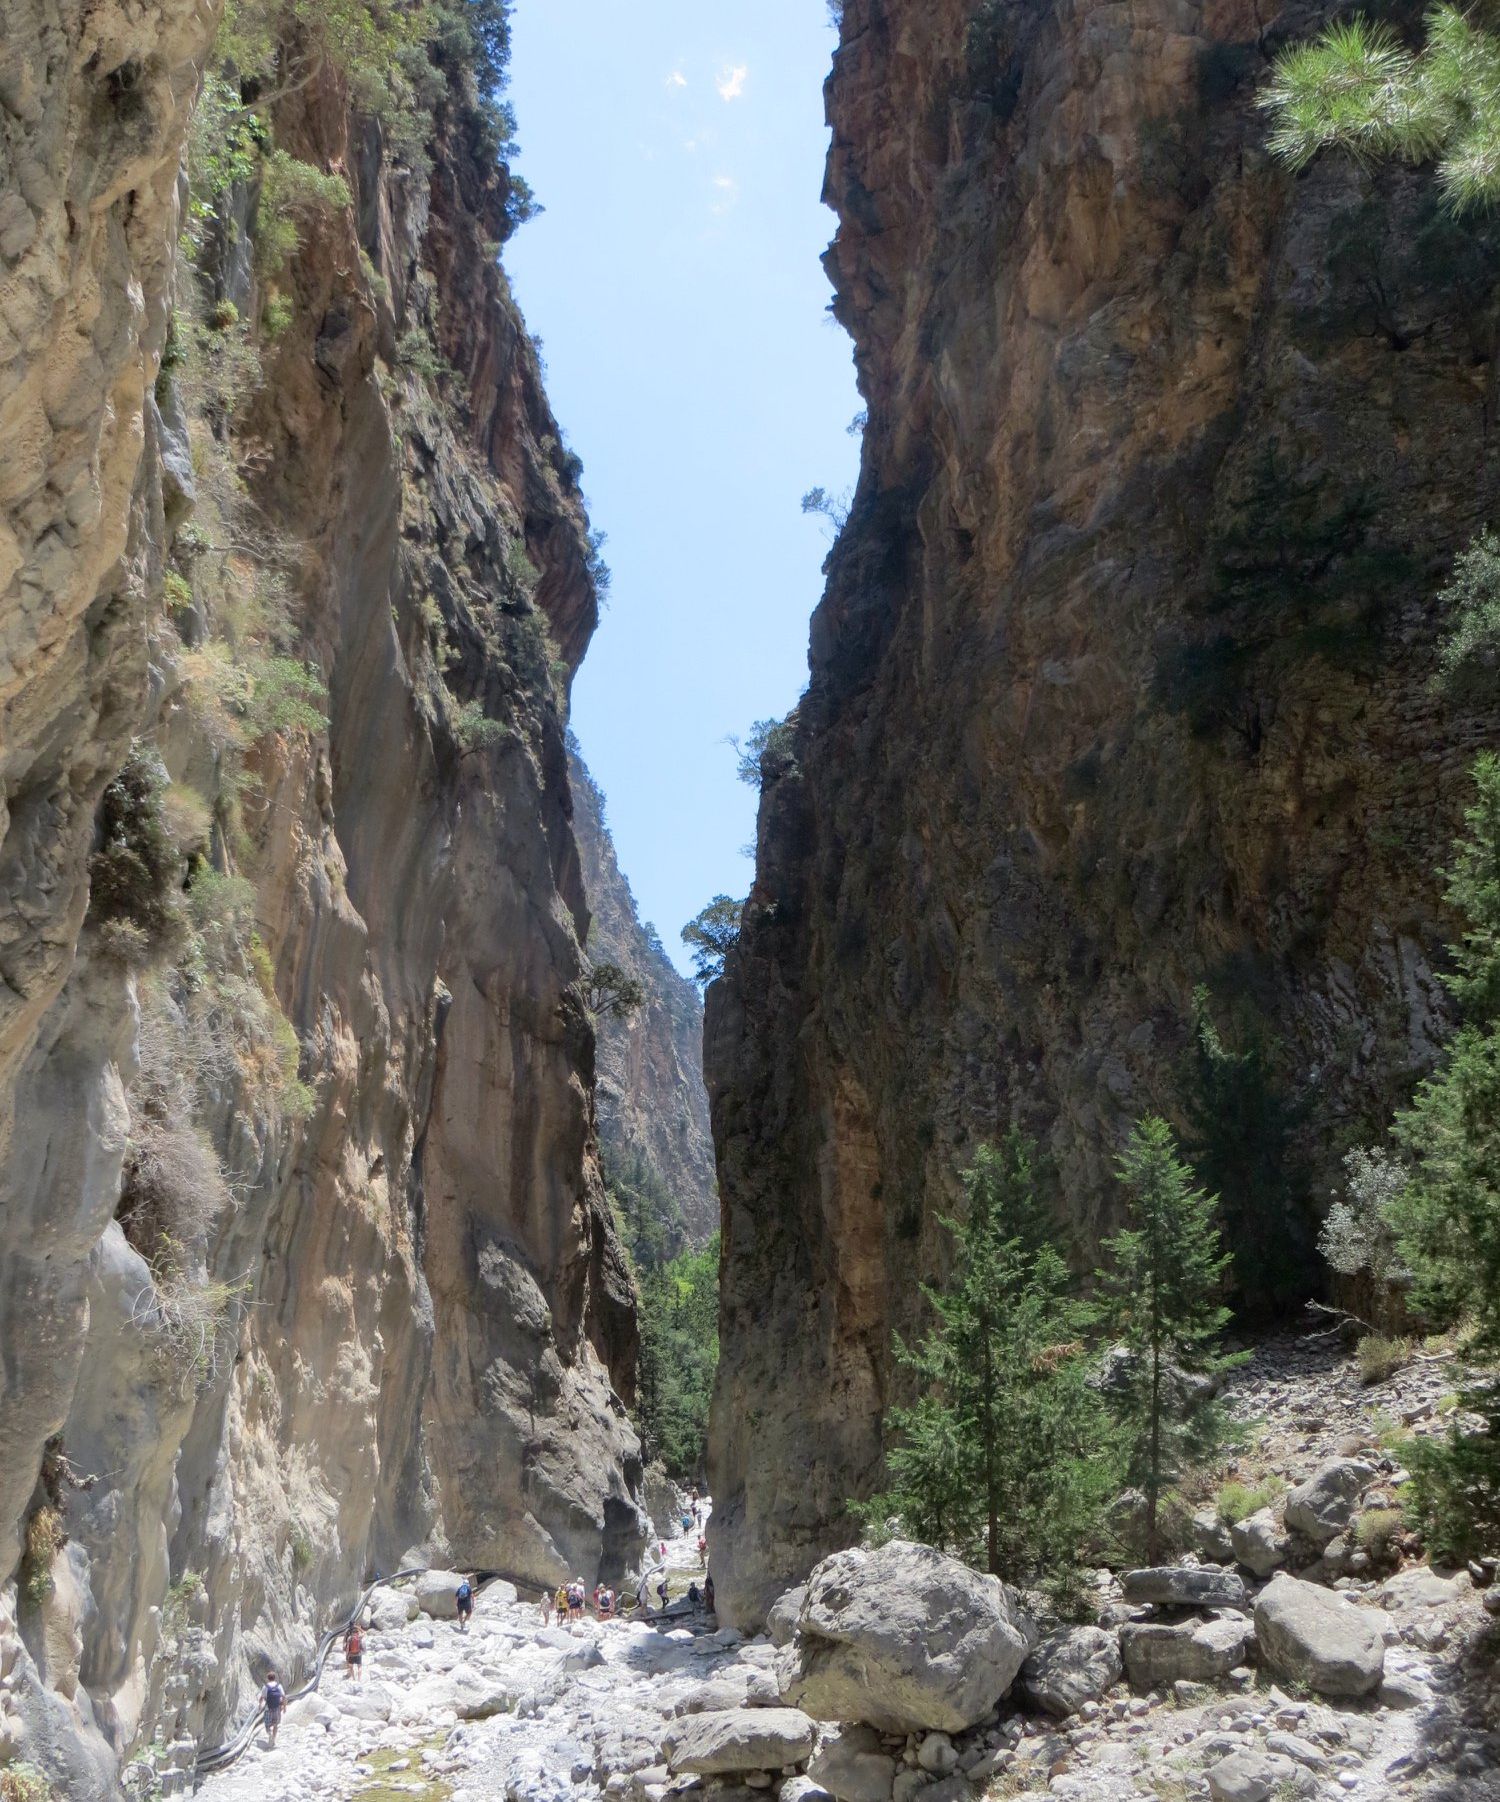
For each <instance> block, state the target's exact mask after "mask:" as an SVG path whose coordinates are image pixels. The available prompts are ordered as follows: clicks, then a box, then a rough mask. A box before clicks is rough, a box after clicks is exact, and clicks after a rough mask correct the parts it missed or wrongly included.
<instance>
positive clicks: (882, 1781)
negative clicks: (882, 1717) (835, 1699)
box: [807, 1725, 896, 1802]
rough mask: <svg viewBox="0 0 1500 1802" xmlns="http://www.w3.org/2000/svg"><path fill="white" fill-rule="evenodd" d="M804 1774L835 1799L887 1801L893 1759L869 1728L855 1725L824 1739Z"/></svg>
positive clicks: (893, 1778) (844, 1801) (893, 1776)
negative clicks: (825, 1740)
mask: <svg viewBox="0 0 1500 1802" xmlns="http://www.w3.org/2000/svg"><path fill="white" fill-rule="evenodd" d="M807 1774H808V1776H809V1777H811V1778H813V1779H814V1780H815V1781H816V1782H817V1783H819V1784H821V1785H822V1787H823V1788H824V1789H825V1790H827V1791H828V1793H829V1795H830V1796H836V1797H837V1798H838V1802H891V1791H892V1788H893V1786H894V1784H895V1781H896V1761H895V1759H894V1758H892V1757H891V1756H890V1755H889V1754H888V1753H887V1752H886V1751H885V1750H884V1749H883V1748H882V1746H881V1743H880V1735H879V1734H878V1733H877V1732H876V1731H875V1729H874V1728H873V1727H863V1726H857V1725H856V1726H852V1727H845V1728H844V1730H843V1731H842V1732H841V1733H839V1734H836V1735H835V1736H834V1737H833V1738H832V1739H830V1740H828V1741H827V1742H826V1743H825V1744H824V1745H823V1747H822V1749H821V1750H820V1751H819V1753H818V1755H817V1757H816V1758H815V1759H814V1760H813V1761H812V1763H811V1764H810V1765H809V1766H808V1767H807Z"/></svg>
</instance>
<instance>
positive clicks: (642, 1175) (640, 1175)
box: [604, 1147, 687, 1271]
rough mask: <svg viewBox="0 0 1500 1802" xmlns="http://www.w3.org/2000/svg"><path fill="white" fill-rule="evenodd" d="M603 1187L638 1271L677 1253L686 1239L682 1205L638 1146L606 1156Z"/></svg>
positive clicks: (621, 1235) (632, 1261)
mask: <svg viewBox="0 0 1500 1802" xmlns="http://www.w3.org/2000/svg"><path fill="white" fill-rule="evenodd" d="M604 1186H605V1188H606V1189H607V1190H608V1192H609V1202H610V1208H611V1210H612V1212H613V1214H614V1218H615V1226H616V1228H617V1230H618V1231H619V1234H620V1239H621V1242H622V1243H623V1245H624V1246H625V1249H626V1250H627V1251H628V1252H629V1253H630V1260H631V1263H632V1265H633V1266H634V1267H635V1269H636V1270H638V1271H639V1270H647V1269H652V1268H654V1267H655V1266H656V1265H658V1264H664V1263H666V1262H667V1261H668V1260H669V1259H670V1258H673V1257H676V1256H677V1254H678V1253H679V1252H680V1251H681V1250H682V1249H683V1247H684V1245H685V1244H686V1242H687V1222H686V1220H685V1219H684V1218H683V1212H682V1204H681V1203H680V1202H679V1201H678V1199H677V1197H676V1196H675V1195H673V1194H672V1192H671V1190H669V1189H668V1188H667V1185H666V1184H665V1183H664V1182H663V1181H662V1179H661V1175H660V1173H659V1172H658V1170H657V1168H656V1166H655V1164H654V1163H652V1161H651V1160H650V1159H649V1158H648V1157H647V1156H646V1155H645V1153H644V1152H643V1151H641V1150H640V1148H639V1147H632V1148H631V1149H630V1150H629V1151H628V1152H627V1153H625V1154H624V1155H608V1154H607V1155H606V1156H605V1159H604Z"/></svg>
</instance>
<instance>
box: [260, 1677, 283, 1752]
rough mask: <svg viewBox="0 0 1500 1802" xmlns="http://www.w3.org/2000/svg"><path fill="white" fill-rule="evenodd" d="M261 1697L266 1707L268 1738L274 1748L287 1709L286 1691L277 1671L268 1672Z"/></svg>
mask: <svg viewBox="0 0 1500 1802" xmlns="http://www.w3.org/2000/svg"><path fill="white" fill-rule="evenodd" d="M261 1697H262V1700H263V1701H264V1703H265V1707H266V1737H267V1739H269V1740H270V1742H271V1744H272V1745H273V1746H274V1745H275V1744H276V1732H277V1729H278V1728H279V1727H280V1726H281V1717H282V1714H283V1712H284V1711H285V1709H286V1691H285V1690H284V1689H283V1688H282V1687H281V1680H280V1678H279V1677H278V1676H277V1675H276V1673H275V1671H267V1672H266V1687H265V1689H264V1690H263V1691H262V1692H261Z"/></svg>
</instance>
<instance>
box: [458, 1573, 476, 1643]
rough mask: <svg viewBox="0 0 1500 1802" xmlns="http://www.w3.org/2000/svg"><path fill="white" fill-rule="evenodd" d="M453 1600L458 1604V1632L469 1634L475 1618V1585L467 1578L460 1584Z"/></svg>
mask: <svg viewBox="0 0 1500 1802" xmlns="http://www.w3.org/2000/svg"><path fill="white" fill-rule="evenodd" d="M453 1599H454V1601H455V1602H456V1603H457V1604H458V1630H459V1632H460V1633H467V1632H468V1630H469V1622H470V1621H471V1620H473V1618H474V1585H473V1584H472V1583H471V1582H470V1581H469V1579H468V1578H467V1577H465V1578H464V1579H463V1580H462V1582H460V1584H459V1586H458V1593H457V1594H456V1595H455V1596H454V1598H453Z"/></svg>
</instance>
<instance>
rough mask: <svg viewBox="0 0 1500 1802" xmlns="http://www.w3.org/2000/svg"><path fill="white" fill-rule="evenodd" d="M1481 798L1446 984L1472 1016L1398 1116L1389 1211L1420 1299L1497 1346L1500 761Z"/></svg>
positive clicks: (1455, 892) (1454, 878)
mask: <svg viewBox="0 0 1500 1802" xmlns="http://www.w3.org/2000/svg"><path fill="white" fill-rule="evenodd" d="M1474 783H1475V791H1476V794H1475V799H1474V801H1473V803H1472V804H1471V805H1470V807H1469V808H1468V809H1467V810H1466V812H1465V815H1464V818H1465V823H1466V827H1467V831H1466V834H1465V836H1464V837H1462V838H1461V839H1460V840H1459V842H1458V844H1457V846H1456V847H1455V861H1454V864H1453V866H1452V868H1451V869H1450V870H1449V872H1448V882H1447V898H1448V901H1449V903H1450V905H1451V906H1452V907H1453V908H1454V909H1455V910H1456V911H1457V912H1458V913H1459V914H1460V915H1461V916H1462V917H1463V919H1464V921H1465V928H1464V932H1463V935H1462V937H1461V939H1460V940H1459V943H1458V944H1457V945H1455V946H1454V947H1453V950H1452V961H1453V967H1452V969H1451V971H1450V972H1449V973H1448V974H1447V975H1446V977H1445V978H1444V980H1445V981H1446V983H1447V985H1448V987H1449V988H1450V989H1451V990H1452V992H1453V994H1454V995H1455V997H1456V998H1457V1000H1458V1002H1459V1004H1460V1006H1461V1007H1462V1008H1463V1010H1464V1013H1465V1015H1466V1020H1465V1023H1464V1025H1463V1026H1462V1028H1461V1029H1460V1031H1459V1033H1458V1034H1457V1036H1456V1038H1455V1039H1454V1041H1453V1043H1452V1045H1451V1046H1450V1048H1449V1050H1448V1053H1447V1056H1446V1057H1445V1059H1444V1061H1443V1063H1442V1065H1441V1066H1440V1067H1439V1068H1438V1070H1437V1071H1436V1072H1435V1073H1434V1074H1433V1075H1432V1076H1430V1077H1429V1078H1428V1079H1427V1080H1426V1081H1425V1082H1424V1083H1422V1085H1421V1086H1420V1087H1419V1088H1418V1090H1417V1093H1416V1095H1415V1097H1414V1099H1413V1101H1412V1105H1411V1107H1410V1108H1409V1109H1408V1110H1407V1111H1406V1112H1405V1113H1403V1114H1401V1115H1399V1116H1398V1118H1397V1120H1396V1125H1395V1134H1396V1138H1397V1141H1398V1143H1399V1144H1400V1145H1401V1146H1402V1148H1403V1149H1404V1151H1405V1152H1406V1155H1407V1159H1408V1161H1409V1163H1410V1166H1411V1171H1412V1176H1411V1181H1410V1182H1409V1183H1408V1185H1407V1186H1406V1189H1405V1190H1404V1192H1403V1193H1402V1195H1401V1197H1400V1200H1399V1202H1398V1203H1397V1204H1396V1206H1395V1207H1394V1209H1393V1210H1392V1212H1393V1215H1394V1222H1395V1226H1396V1229H1397V1235H1398V1239H1399V1242H1400V1248H1401V1252H1402V1255H1403V1256H1404V1258H1405V1259H1406V1261H1407V1262H1408V1263H1409V1264H1410V1266H1411V1268H1412V1270H1413V1272H1414V1276H1415V1290H1416V1294H1417V1297H1418V1300H1419V1301H1420V1302H1421V1303H1422V1304H1423V1305H1424V1306H1425V1307H1427V1308H1428V1309H1429V1310H1430V1311H1431V1312H1432V1313H1433V1314H1434V1315H1435V1317H1437V1318H1438V1319H1440V1320H1453V1319H1456V1318H1457V1317H1458V1316H1459V1315H1460V1314H1464V1313H1470V1312H1472V1314H1473V1316H1474V1319H1475V1321H1476V1324H1477V1326H1478V1329H1479V1341H1480V1343H1481V1345H1482V1346H1483V1348H1484V1349H1486V1350H1495V1349H1497V1348H1500V758H1497V757H1496V756H1495V755H1494V754H1493V753H1491V752H1486V753H1485V754H1484V755H1483V756H1481V757H1480V758H1479V759H1478V760H1477V762H1476V763H1475V765H1474Z"/></svg>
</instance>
